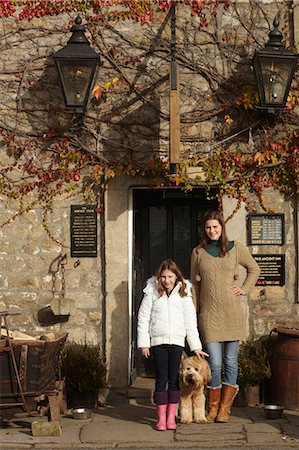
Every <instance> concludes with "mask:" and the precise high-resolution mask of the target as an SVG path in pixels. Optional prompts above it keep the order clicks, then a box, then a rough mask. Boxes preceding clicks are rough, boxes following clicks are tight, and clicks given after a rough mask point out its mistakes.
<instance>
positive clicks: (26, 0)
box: [0, 0, 230, 28]
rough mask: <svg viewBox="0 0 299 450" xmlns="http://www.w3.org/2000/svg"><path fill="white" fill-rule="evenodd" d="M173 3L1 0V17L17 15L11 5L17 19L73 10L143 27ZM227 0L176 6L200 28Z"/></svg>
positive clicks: (184, 1)
mask: <svg viewBox="0 0 299 450" xmlns="http://www.w3.org/2000/svg"><path fill="white" fill-rule="evenodd" d="M173 2H174V0H142V1H141V0H85V1H80V2H78V0H43V1H40V2H36V1H35V0H1V2H0V17H2V16H5V17H9V16H11V15H13V14H15V13H16V9H15V7H14V4H16V5H17V6H19V7H23V9H21V12H20V13H19V16H18V18H19V20H25V19H26V20H29V21H30V20H32V19H34V18H38V17H44V16H47V15H48V16H54V15H58V14H61V13H65V12H66V13H70V12H73V11H77V12H81V13H83V14H88V12H90V11H92V12H93V13H94V14H95V15H93V16H91V15H89V16H88V19H89V20H91V21H96V20H98V21H101V20H104V19H105V20H108V21H115V20H118V21H125V20H132V21H135V22H139V23H141V24H142V25H145V24H147V23H150V22H152V21H153V20H154V8H155V7H156V8H158V9H159V10H162V11H164V12H167V11H168V10H169V9H170V7H171V5H172V4H173ZM229 3H230V2H229V1H228V0H177V1H176V5H177V6H179V7H184V8H189V9H190V12H191V14H193V15H196V16H198V18H199V28H204V27H206V26H207V25H208V19H207V13H210V14H211V15H212V16H215V15H216V14H217V12H218V9H219V8H220V7H223V8H224V9H227V8H228V7H229Z"/></svg>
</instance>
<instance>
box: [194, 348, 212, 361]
mask: <svg viewBox="0 0 299 450" xmlns="http://www.w3.org/2000/svg"><path fill="white" fill-rule="evenodd" d="M193 352H194V353H195V354H196V356H197V357H198V358H203V359H205V357H208V356H209V354H208V353H206V352H204V351H203V350H193Z"/></svg>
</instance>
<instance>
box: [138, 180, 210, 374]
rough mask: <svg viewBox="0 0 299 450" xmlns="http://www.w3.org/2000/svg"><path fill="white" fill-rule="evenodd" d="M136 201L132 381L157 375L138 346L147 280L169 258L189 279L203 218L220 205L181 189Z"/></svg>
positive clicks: (141, 194)
mask: <svg viewBox="0 0 299 450" xmlns="http://www.w3.org/2000/svg"><path fill="white" fill-rule="evenodd" d="M133 202H134V264H133V296H134V299H133V311H132V317H133V329H132V338H133V340H132V356H133V357H132V379H134V378H135V377H136V376H154V366H153V361H152V359H151V358H150V359H149V360H145V359H144V358H142V357H141V356H140V354H139V352H138V350H137V345H136V325H137V324H136V322H137V313H138V309H139V306H140V303H141V300H142V297H143V292H142V290H143V288H144V286H145V284H146V280H147V279H148V278H150V277H151V276H152V275H154V274H155V272H156V270H157V268H158V266H159V265H160V263H161V261H163V260H164V259H167V258H171V259H173V260H174V261H175V262H176V263H177V264H178V266H179V267H180V268H181V269H182V271H183V274H184V276H185V278H189V276H190V256H191V251H192V249H193V248H194V247H195V246H196V245H197V243H198V241H199V236H200V233H201V227H202V223H203V216H204V215H205V213H206V212H207V210H212V209H216V208H217V206H218V204H217V201H215V200H214V201H211V200H207V199H206V196H205V191H204V190H203V189H194V190H193V191H192V192H191V193H188V194H187V193H184V192H182V191H181V190H179V189H151V190H147V189H136V190H134V199H133Z"/></svg>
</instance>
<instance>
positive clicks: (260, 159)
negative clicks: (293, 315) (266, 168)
mask: <svg viewBox="0 0 299 450" xmlns="http://www.w3.org/2000/svg"><path fill="white" fill-rule="evenodd" d="M253 160H254V162H256V163H257V165H258V166H261V165H262V164H265V162H267V157H266V154H265V153H261V152H256V154H255V155H254V157H253Z"/></svg>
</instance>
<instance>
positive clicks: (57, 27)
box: [0, 0, 299, 387]
mask: <svg viewBox="0 0 299 450" xmlns="http://www.w3.org/2000/svg"><path fill="white" fill-rule="evenodd" d="M232 3H233V6H234V8H233V9H231V10H228V11H224V12H222V13H221V14H219V15H218V16H217V18H216V19H215V21H214V22H213V23H211V24H210V25H209V26H208V28H207V29H206V30H204V31H203V30H200V29H199V28H198V26H197V24H196V19H195V18H190V14H189V13H186V12H179V11H178V15H177V57H178V60H179V61H180V85H181V94H180V95H181V108H180V109H181V115H182V121H181V148H180V150H181V154H182V156H186V155H187V154H188V155H189V156H190V155H191V156H194V155H197V154H198V153H199V154H205V153H209V152H212V151H213V149H215V148H216V147H217V145H218V143H219V142H222V141H225V140H226V138H229V139H230V137H229V136H231V134H232V133H231V132H228V130H227V126H228V124H227V122H226V120H225V119H224V118H223V115H224V113H223V114H222V113H221V111H222V110H223V111H224V109H225V108H224V106H223V105H225V104H226V102H229V101H230V99H229V94H228V93H227V92H226V91H225V86H226V83H227V82H228V81H230V83H234V78H233V73H235V70H237V72H238V73H240V66H242V64H243V62H242V61H243V56H244V55H243V53H242V50H243V49H244V48H245V47H246V51H247V50H248V49H250V48H251V46H253V44H254V40H255V39H256V40H257V39H258V38H260V39H261V42H262V43H263V42H265V40H266V36H267V34H268V31H269V26H270V25H271V24H272V21H273V18H274V12H275V11H274V7H273V4H275V8H276V7H277V8H278V9H279V10H280V11H281V16H282V17H288V14H287V13H288V8H289V6H290V5H289V3H290V2H284V1H281V2H279V1H274V2H273V1H270V0H269V1H268V0H264V1H259V2H258V5H259V6H258V8H256V9H253V7H254V6H256V2H255V1H254V0H247V1H246V0H243V1H239V2H232ZM291 3H292V8H293V9H292V11H293V19H294V20H293V23H294V24H296V26H295V27H294V29H293V39H294V43H295V45H296V46H297V48H298V46H299V29H298V27H297V25H298V23H299V2H298V1H297V0H295V1H294V2H291ZM75 14H76V13H74V14H71V17H70V16H68V15H66V14H64V15H63V14H62V15H59V16H54V17H50V16H45V17H41V18H34V19H33V20H32V21H18V20H15V18H14V17H10V18H5V17H2V18H1V19H0V20H1V22H0V35H1V47H2V48H1V55H2V57H1V63H0V67H1V70H0V73H1V75H0V83H1V90H2V107H1V111H0V128H1V132H2V134H1V135H0V136H1V147H0V148H1V158H0V160H1V168H3V167H5V166H6V167H7V165H9V164H11V163H12V159H11V153H10V151H11V149H10V147H9V140H8V139H7V136H10V135H13V134H14V135H15V134H17V135H18V137H19V139H20V140H23V141H22V142H23V143H24V142H25V141H26V137H30V139H34V138H38V137H42V136H43V135H44V134H47V133H49V130H54V131H55V133H57V134H58V133H61V134H63V133H66V134H68V133H69V127H70V119H71V116H70V115H69V114H67V113H65V112H64V108H63V105H62V97H61V93H60V88H59V85H58V80H57V74H56V72H55V67H54V63H53V59H52V55H53V53H54V52H55V51H57V50H58V49H59V48H61V47H62V46H64V45H65V44H66V42H67V39H68V36H69V35H68V30H69V27H70V24H71V22H72V21H73V19H74V18H75ZM157 19H158V20H157V21H156V22H155V25H153V26H151V27H147V26H141V25H139V24H135V25H134V26H133V24H132V23H129V22H122V23H119V24H116V25H115V24H113V25H112V26H107V27H106V28H103V29H102V30H101V33H98V34H96V33H95V29H93V28H90V29H89V34H88V32H87V35H88V37H89V39H90V40H92V42H93V43H94V48H95V49H97V50H99V51H101V52H102V53H101V55H102V57H101V58H102V66H101V70H100V72H99V75H98V79H99V80H101V83H102V85H103V83H104V82H106V81H107V80H111V79H114V78H113V77H115V76H116V75H117V73H118V72H117V69H119V70H120V72H121V73H122V75H123V76H127V78H128V79H129V80H131V82H132V83H133V81H132V80H135V81H134V83H135V85H134V86H135V90H133V93H132V90H131V91H129V92H128V93H126V91H125V90H124V87H123V85H121V84H120V85H119V86H118V85H116V89H115V91H116V92H114V93H113V95H112V96H111V97H109V95H108V94H109V93H110V92H109V91H107V98H106V99H103V97H102V99H100V101H99V102H97V101H96V99H95V98H92V100H91V101H90V104H89V107H88V109H87V112H86V115H85V118H84V125H85V127H84V130H83V132H82V135H81V136H80V139H81V141H83V145H84V146H85V147H88V149H91V150H92V151H95V152H98V153H97V154H98V155H100V156H101V157H102V158H103V159H106V160H108V161H110V160H114V159H115V158H116V157H117V158H120V156H123V157H126V158H129V159H131V160H132V161H133V162H134V163H137V164H138V163H140V164H141V163H142V162H144V161H146V160H149V159H150V158H151V157H153V155H154V156H155V157H158V158H162V159H165V157H167V155H168V148H169V139H168V138H169V114H168V110H169V97H168V89H169V87H168V84H167V82H166V81H167V79H168V72H169V58H170V53H169V37H170V26H169V23H168V22H165V25H164V16H163V14H162V13H160V14H158V16H157ZM256 19H258V21H257V20H256ZM242 21H243V22H242ZM242 23H243V25H242ZM257 23H258V25H257ZM286 23H287V24H288V25H289V27H290V26H291V25H290V22H289V21H287V19H286ZM161 24H163V27H161V26H160V25H161ZM269 24H270V25H269ZM249 25H250V26H251V27H252V28H251V31H250V32H249V33H248V26H249ZM270 28H271V26H270ZM253 29H254V30H255V31H254V33H255V35H254V39H253V33H252V30H253ZM246 30H247V31H246ZM248 36H250V39H249V37H248ZM290 36H291V32H290V33H289V34H288V33H287V36H286V39H287V41H288V39H290ZM133 42H134V45H133ZM219 42H222V44H221V45H219ZM117 46H119V48H121V50H122V52H123V53H122V58H125V56H124V55H126V57H127V58H128V59H130V58H132V61H133V60H134V64H133V62H132V65H131V62H130V61H129V62H128V60H126V64H124V61H123V60H121V58H119V60H117V61H118V64H119V66H118V67H117V65H116V64H114V65H112V64H111V58H110V53H109V52H111V51H112V50H111V49H114V50H113V51H115V52H117V51H118V50H117V48H118V47H117ZM251 54H252V52H251ZM128 55H129V57H130V58H129V57H128ZM232 55H233V57H232ZM136 61H137V63H136ZM138 61H139V62H138ZM114 62H115V60H114ZM236 68H237V69H236ZM241 72H242V70H241ZM246 76H248V77H249V78H250V71H249V74H248V73H247V72H246V73H245V70H244V77H246ZM221 77H222V78H221ZM136 80H137V81H136ZM221 80H222V81H221ZM223 80H225V82H224V81H223ZM139 82H140V85H141V88H140V89H141V90H140V91H138V89H139V88H138V89H137V88H136V85H137V84H138V83H139ZM297 82H298V79H297ZM236 83H237V81H236ZM147 87H148V90H147ZM118 89H119V92H118ZM126 96H127V98H126ZM115 105H116V107H115ZM215 109H216V110H217V113H215ZM221 114H222V118H221V120H218V119H217V117H218V116H219V115H220V116H221ZM248 114H250V113H248ZM293 114H295V117H297V118H298V114H299V105H297V106H296V108H295V110H294V111H293ZM296 115H297V116H296ZM244 120H245V119H244ZM246 120H247V121H248V118H247V119H246ZM246 120H245V122H244V123H245V125H244V128H246V127H247V128H248V129H249V130H250V132H251V128H252V127H253V126H252V127H251V126H247V125H248V122H246ZM298 120H299V119H298ZM236 122H237V119H236ZM288 127H289V128H290V129H294V130H296V128H297V129H298V121H297V122H296V120H295V121H293V122H292V123H291V124H290V125H288ZM247 128H246V129H247ZM253 133H254V130H253ZM277 133H281V134H282V136H284V133H285V129H284V125H282V126H277ZM233 134H238V133H237V132H236V130H233ZM250 137H251V135H249V134H248V133H247V134H246V139H243V140H240V141H239V142H238V146H239V148H241V149H242V151H244V152H245V153H246V152H247V153H248V152H249V151H252V152H253V149H252V147H250V142H249V138H250ZM4 138H5V139H4ZM253 140H254V136H253ZM257 140H258V136H257ZM253 146H254V144H253ZM33 153H34V152H33ZM197 170H198V168H195V169H194V168H192V167H189V168H188V170H187V172H188V174H189V175H190V177H191V178H192V177H194V176H195V175H194V173H196V171H197ZM20 171H21V169H20ZM2 176H4V175H3V172H2ZM20 176H22V174H21V175H20ZM83 178H84V173H83V177H82V179H83ZM2 181H3V179H2ZM12 185H13V182H12ZM12 190H13V188H12ZM216 190H217V188H216ZM29 198H30V201H32V202H34V200H35V193H34V191H32V193H30V195H29ZM22 201H23V200H22V199H21V200H20V199H19V198H14V197H13V196H12V197H11V198H10V199H9V200H8V199H7V198H6V197H5V196H4V195H2V199H1V203H0V213H1V222H3V223H4V222H5V221H8V223H7V224H6V225H5V226H3V227H1V229H0V236H1V239H0V260H1V273H0V309H9V310H13V311H18V312H20V314H19V315H16V316H12V317H11V318H10V324H11V327H12V328H16V329H18V330H21V331H24V332H30V331H39V332H43V331H44V330H45V325H41V323H40V320H39V318H40V316H39V314H40V311H43V310H44V309H45V308H48V305H51V302H52V294H54V297H56V298H59V296H60V294H61V289H63V288H64V287H65V299H64V300H61V301H60V306H61V308H62V309H61V310H62V311H63V312H64V313H67V314H66V315H69V317H68V319H67V321H58V322H57V323H55V324H52V325H48V326H47V327H46V328H47V329H49V330H60V331H66V332H68V339H69V341H76V342H83V341H86V342H88V343H100V344H101V346H102V351H103V355H104V356H105V360H106V364H107V369H108V377H109V381H110V383H111V385H112V386H114V387H126V386H128V385H129V384H130V382H131V381H132V380H133V379H134V377H135V376H136V375H138V374H140V373H143V372H144V371H145V372H147V371H148V373H150V368H144V367H143V366H142V367H141V365H142V363H141V362H140V359H139V358H138V354H137V351H136V314H137V310H138V305H139V303H140V300H141V296H142V283H143V282H144V281H145V280H146V278H147V276H149V275H150V274H151V273H152V271H153V270H154V267H155V264H156V263H157V262H158V261H159V258H162V257H166V256H171V257H174V258H175V259H177V260H178V261H179V263H180V264H181V265H183V267H184V271H185V272H186V273H187V275H186V276H188V264H189V260H188V257H189V254H190V249H191V247H192V245H195V243H196V242H197V239H198V235H199V231H200V222H201V219H202V215H203V214H204V212H205V211H206V210H208V209H211V208H215V207H217V202H216V201H215V200H211V199H210V198H209V196H207V195H206V191H205V189H204V188H203V187H202V186H201V185H198V186H197V185H195V186H194V188H193V190H192V191H187V192H184V191H182V190H181V189H180V187H177V186H175V184H173V185H172V187H170V186H165V185H164V186H159V187H157V185H154V186H153V183H152V180H151V179H149V178H147V177H144V176H132V172H131V173H130V174H129V173H128V174H127V173H125V172H123V173H122V174H121V175H120V176H116V177H115V178H113V179H112V180H111V181H110V183H109V185H108V187H107V189H106V191H105V193H104V196H103V197H102V198H101V205H100V206H101V207H100V209H99V210H98V213H97V233H98V234H97V242H98V249H97V257H82V258H78V257H72V256H71V253H70V245H71V236H70V220H71V205H84V204H90V203H89V202H91V200H89V199H86V197H85V196H84V195H83V194H82V193H81V192H80V191H79V190H78V191H76V190H74V193H73V194H72V191H69V192H67V191H65V192H63V193H62V195H60V196H59V197H57V198H55V200H54V202H53V204H52V205H51V211H50V212H49V213H47V217H46V220H45V213H44V209H43V208H42V206H40V205H39V203H38V202H37V203H36V204H34V205H33V206H32V207H30V208H29V207H28V212H25V213H24V214H21V215H20V216H19V217H16V218H15V220H9V219H10V218H12V217H14V214H15V213H16V211H18V210H19V208H20V202H22ZM26 201H27V202H28V203H27V204H29V200H26ZM92 201H93V200H92ZM263 201H264V205H265V207H266V208H267V211H271V213H275V214H282V215H283V217H284V241H283V244H282V245H250V250H251V252H252V253H253V254H264V255H268V254H270V255H284V256H285V265H284V267H285V282H284V283H283V285H281V286H280V285H276V286H272V285H265V286H261V285H259V286H256V287H255V288H254V289H253V291H252V292H251V293H250V295H249V296H248V298H244V299H243V300H242V301H243V304H244V314H246V316H247V318H248V320H247V322H248V327H247V336H248V337H249V336H250V337H259V336H263V335H268V334H269V333H270V332H271V330H272V329H273V328H275V327H276V326H277V324H284V325H286V326H298V323H299V306H298V305H299V303H298V301H299V300H298V297H299V292H298V289H299V288H298V248H299V237H298V221H299V216H298V194H297V197H296V195H293V196H285V195H283V194H281V193H279V192H278V191H277V190H274V189H271V188H270V189H267V190H266V191H264V193H263ZM236 206H237V201H236V200H235V199H233V198H231V197H230V196H228V195H226V196H224V197H223V202H222V207H223V212H224V215H225V216H226V217H230V216H231V214H232V213H233V212H234V210H235V208H236ZM252 212H255V213H261V214H262V213H265V211H264V210H263V209H262V207H261V205H260V204H259V203H258V202H253V203H252V207H250V206H248V205H246V204H245V203H242V204H241V206H240V207H239V208H238V209H237V212H236V213H235V214H233V216H232V218H231V219H230V220H229V221H228V222H227V228H228V235H229V237H230V238H231V239H235V240H239V241H241V242H244V243H247V242H248V218H249V214H250V213H252ZM170 217H171V218H170ZM45 222H46V226H45ZM188 227H189V228H190V233H188V232H187V231H186V230H188V229H189V228H188ZM47 230H48V232H47ZM170 230H171V231H170ZM165 240H169V242H168V244H167V246H166V244H165ZM178 243H180V244H181V245H179V244H178ZM167 252H171V255H170V254H169V253H168V254H167ZM64 254H65V255H66V260H64V266H63V269H64V273H63V270H62V271H61V267H57V266H56V265H55V264H56V263H55V261H57V259H56V258H57V257H59V255H64ZM51 267H52V269H53V268H54V277H53V274H52V273H51V270H50V269H51ZM56 268H57V273H56V271H55V269H56ZM58 269H59V270H58ZM240 277H241V278H242V273H240ZM241 278H240V279H241ZM53 281H54V284H53ZM68 313H69V314H68ZM64 315H65V314H64Z"/></svg>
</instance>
